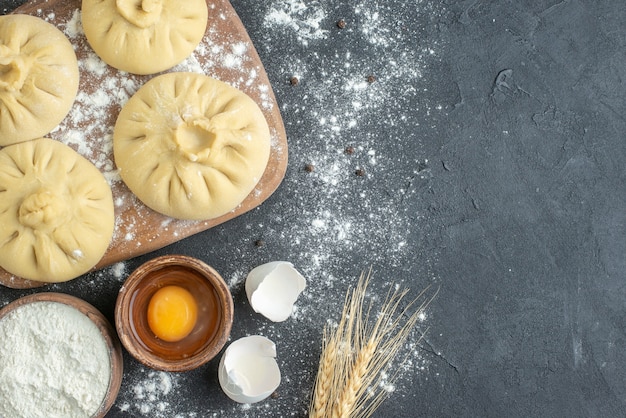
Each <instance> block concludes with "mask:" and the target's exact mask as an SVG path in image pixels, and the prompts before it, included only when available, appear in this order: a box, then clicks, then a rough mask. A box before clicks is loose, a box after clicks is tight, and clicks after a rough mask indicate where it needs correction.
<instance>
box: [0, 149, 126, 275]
mask: <svg viewBox="0 0 626 418" xmlns="http://www.w3.org/2000/svg"><path fill="white" fill-rule="evenodd" d="M113 227H114V214H113V197H112V194H111V188H110V187H109V184H108V183H107V181H106V180H105V178H104V176H103V175H102V174H101V173H100V171H98V169H97V168H96V167H95V166H94V165H93V164H92V163H91V162H89V161H88V160H86V159H85V158H83V157H82V156H80V155H79V154H78V153H77V152H76V151H74V150H73V149H71V148H70V147H68V146H67V145H64V144H62V143H60V142H58V141H55V140H52V139H48V138H39V139H35V140H32V141H27V142H22V143H20V144H15V145H10V146H8V147H5V148H3V149H1V150H0V266H2V267H3V268H4V269H5V270H7V271H8V272H9V273H12V274H15V275H17V276H19V277H21V278H24V279H30V280H37V281H42V282H62V281H67V280H70V279H73V278H75V277H77V276H80V275H81V274H83V273H85V272H87V271H88V270H90V269H91V268H92V267H93V266H95V265H96V264H97V263H98V261H100V259H101V258H102V256H103V255H104V253H105V251H106V249H107V247H108V246H109V243H110V241H111V237H112V235H113Z"/></svg>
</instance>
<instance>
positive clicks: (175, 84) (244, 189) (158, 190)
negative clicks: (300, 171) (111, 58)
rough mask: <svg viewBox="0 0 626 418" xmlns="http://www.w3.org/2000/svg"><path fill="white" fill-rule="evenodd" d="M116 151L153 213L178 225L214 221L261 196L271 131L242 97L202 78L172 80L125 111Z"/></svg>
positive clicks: (167, 77) (143, 93)
mask: <svg viewBox="0 0 626 418" xmlns="http://www.w3.org/2000/svg"><path fill="white" fill-rule="evenodd" d="M113 151H114V156H115V163H116V165H117V167H118V169H119V172H120V175H121V177H122V180H124V182H125V183H126V185H127V186H128V187H129V188H130V190H131V191H132V192H133V193H135V195H137V197H139V199H141V200H142V201H143V202H144V203H145V204H146V205H147V206H149V207H150V208H152V209H154V210H156V211H157V212H160V213H163V214H165V215H168V216H171V217H174V218H179V219H212V218H216V217H219V216H221V215H224V214H226V213H228V212H230V211H231V210H233V209H235V208H236V207H237V206H238V205H239V204H240V203H241V202H242V201H243V200H244V199H245V198H246V196H247V195H248V194H249V193H250V192H251V191H252V189H254V187H255V185H256V184H257V183H258V181H259V180H260V178H261V176H262V175H263V172H264V171H265V167H266V166H267V162H268V159H269V153H270V132H269V128H268V125H267V122H266V120H265V117H264V116H263V113H262V112H261V109H259V107H258V106H257V104H256V103H255V102H254V101H253V100H252V99H251V98H250V97H249V96H247V95H246V94H245V93H243V92H242V91H240V90H238V89H236V88H234V87H231V86H229V85H228V84H226V83H223V82H221V81H219V80H216V79H214V78H210V77H207V76H205V75H202V74H195V73H169V74H164V75H160V76H158V77H155V78H153V79H152V80H150V81H149V82H147V83H146V84H145V85H144V86H143V87H142V88H140V89H139V91H138V92H137V93H135V95H134V96H133V97H131V99H130V100H129V101H128V103H127V104H126V105H125V106H124V108H123V109H122V111H121V112H120V115H119V117H118V119H117V123H116V125H115V132H114V136H113Z"/></svg>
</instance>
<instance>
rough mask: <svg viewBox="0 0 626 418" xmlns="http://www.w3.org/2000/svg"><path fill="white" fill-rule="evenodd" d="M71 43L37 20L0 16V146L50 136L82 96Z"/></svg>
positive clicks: (28, 17) (59, 33) (54, 29)
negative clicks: (77, 96) (76, 100)
mask: <svg viewBox="0 0 626 418" xmlns="http://www.w3.org/2000/svg"><path fill="white" fill-rule="evenodd" d="M78 78H79V77H78V62H77V60H76V54H75V53H74V49H73V48H72V45H71V44H70V41H69V40H68V39H67V38H66V37H65V35H63V33H62V32H61V31H60V30H58V29H57V28H56V27H54V26H53V25H51V24H50V23H48V22H46V21H44V20H42V19H40V18H38V17H34V16H28V15H21V14H16V15H8V16H0V147H2V146H6V145H10V144H16V143H18V142H23V141H27V140H30V139H34V138H39V137H41V136H43V135H46V134H47V133H49V132H50V131H51V130H52V129H53V128H54V127H56V126H57V125H58V124H59V122H61V121H62V120H63V118H64V117H65V116H66V115H67V114H68V112H69V111H70V109H71V107H72V104H73V103H74V99H75V98H76V93H77V92H78Z"/></svg>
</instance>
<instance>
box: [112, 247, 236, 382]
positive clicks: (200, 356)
mask: <svg viewBox="0 0 626 418" xmlns="http://www.w3.org/2000/svg"><path fill="white" fill-rule="evenodd" d="M169 266H173V267H176V266H179V267H181V268H185V269H192V270H194V271H195V272H197V273H200V274H201V275H202V277H203V278H205V279H206V280H207V281H208V282H209V283H210V284H211V286H213V288H214V289H215V291H216V292H217V295H218V298H219V301H220V307H221V310H222V320H221V321H220V326H219V328H218V333H217V334H216V335H215V337H214V338H213V343H212V344H211V345H209V346H207V347H206V348H205V349H203V350H202V351H200V352H199V353H197V354H195V355H193V356H189V357H186V358H181V359H178V360H165V359H162V358H160V357H158V356H157V355H154V354H152V353H150V352H148V351H147V350H145V349H144V348H143V347H142V346H141V344H140V343H139V342H138V339H137V338H136V337H135V335H134V333H133V332H132V330H131V325H130V315H131V309H130V302H131V299H132V293H133V291H134V290H135V289H137V288H138V287H139V286H140V285H141V284H142V282H143V280H144V279H145V278H146V276H147V274H148V273H150V272H152V271H155V270H158V269H161V268H163V267H169ZM233 311H234V304H233V298H232V295H231V293H230V289H229V288H228V285H227V284H226V282H225V281H224V279H223V278H222V276H221V275H220V274H219V273H218V272H217V271H216V270H215V269H214V268H213V267H211V266H209V265H208V264H207V263H205V262H204V261H202V260H199V259H197V258H194V257H191V256H187V255H182V254H170V255H162V256H158V257H155V258H152V259H150V260H148V261H146V262H145V263H143V264H141V265H140V266H139V267H137V268H136V269H135V270H134V271H133V272H132V273H131V274H130V275H129V276H128V278H127V279H126V281H125V282H124V284H123V285H122V287H121V288H120V291H119V294H118V297H117V301H116V303H115V327H116V329H117V334H118V336H119V338H120V340H121V342H122V345H123V346H124V347H125V348H126V350H127V351H128V352H129V353H130V355H131V356H132V357H133V358H135V359H136V360H137V361H139V362H140V363H141V364H143V365H144V366H148V367H150V368H152V369H155V370H160V371H166V372H185V371H189V370H193V369H196V368H198V367H200V366H202V365H204V364H206V363H207V362H209V361H210V360H212V359H213V358H215V357H216V356H217V355H218V354H219V352H220V351H221V350H222V348H223V347H224V345H225V344H226V342H227V341H228V338H229V337H230V332H231V328H232V323H233V317H234V313H233Z"/></svg>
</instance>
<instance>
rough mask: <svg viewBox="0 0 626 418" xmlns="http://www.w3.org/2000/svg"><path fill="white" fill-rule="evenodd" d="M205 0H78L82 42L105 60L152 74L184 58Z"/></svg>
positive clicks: (202, 20) (200, 31)
mask: <svg viewBox="0 0 626 418" xmlns="http://www.w3.org/2000/svg"><path fill="white" fill-rule="evenodd" d="M207 17H208V8H207V4H206V2H205V0H183V1H181V0H83V2H82V20H83V29H84V31H85V36H86V37H87V41H89V44H90V45H91V47H92V48H93V50H94V51H95V52H96V54H98V56H100V58H102V60H103V61H104V62H106V63H107V64H109V65H111V66H113V67H115V68H117V69H119V70H123V71H128V72H129V73H133V74H154V73H157V72H160V71H164V70H167V69H168V68H171V67H173V66H175V65H176V64H178V63H180V62H181V61H183V60H185V58H187V57H188V56H189V55H190V54H191V53H192V52H193V50H194V49H195V48H196V46H198V44H199V43H200V41H201V40H202V37H203V36H204V32H205V30H206V25H207Z"/></svg>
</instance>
